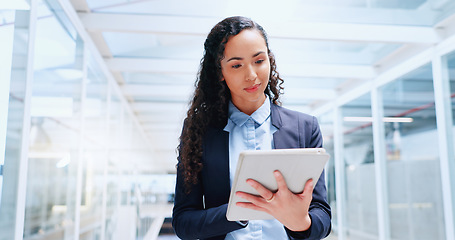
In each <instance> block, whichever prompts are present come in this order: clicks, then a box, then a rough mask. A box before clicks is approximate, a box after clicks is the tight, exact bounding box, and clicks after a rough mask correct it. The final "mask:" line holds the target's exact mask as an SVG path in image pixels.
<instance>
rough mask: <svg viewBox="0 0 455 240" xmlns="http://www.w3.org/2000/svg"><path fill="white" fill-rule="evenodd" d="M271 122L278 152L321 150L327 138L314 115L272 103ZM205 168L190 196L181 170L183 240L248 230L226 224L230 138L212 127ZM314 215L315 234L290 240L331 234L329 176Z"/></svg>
mask: <svg viewBox="0 0 455 240" xmlns="http://www.w3.org/2000/svg"><path fill="white" fill-rule="evenodd" d="M271 121H272V124H273V125H274V126H275V127H276V128H277V129H278V130H277V131H276V132H275V133H274V134H273V142H274V145H275V148H276V149H280V148H281V149H284V148H315V147H322V135H321V132H320V130H319V125H318V122H317V119H316V118H315V117H313V116H310V115H307V114H304V113H299V112H295V111H291V110H288V109H286V108H283V107H280V106H277V105H275V104H271ZM202 164H203V169H202V171H201V173H200V178H199V182H198V183H197V184H196V185H193V186H192V188H191V192H190V193H189V194H186V193H185V187H184V181H183V177H182V176H181V169H177V183H176V187H175V202H174V209H173V213H172V226H173V227H174V230H175V232H176V234H177V236H178V237H180V238H182V239H224V238H225V236H226V234H227V233H229V232H231V231H234V230H237V229H240V228H242V227H243V226H242V225H241V224H239V223H237V222H230V221H228V220H227V219H226V210H227V203H228V201H229V195H230V183H229V133H228V132H225V131H223V129H215V128H209V129H208V130H207V132H206V134H205V136H204V140H203V156H202ZM309 214H310V217H311V220H312V224H311V227H310V229H308V230H307V231H304V232H293V231H290V230H289V229H287V228H285V229H286V233H287V234H288V236H289V238H290V239H321V238H324V237H326V236H327V235H328V234H329V232H330V229H331V211H330V206H329V204H328V203H327V191H326V187H325V179H324V172H322V174H321V177H320V178H319V180H318V182H317V184H316V186H315V188H314V190H313V200H312V202H311V204H310V209H309Z"/></svg>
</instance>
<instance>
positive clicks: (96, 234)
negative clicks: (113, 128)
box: [80, 55, 109, 239]
mask: <svg viewBox="0 0 455 240" xmlns="http://www.w3.org/2000/svg"><path fill="white" fill-rule="evenodd" d="M87 70H88V71H87V82H86V98H85V103H84V137H83V143H82V145H83V161H84V163H85V167H84V171H83V173H84V174H83V181H82V182H83V185H82V196H81V198H82V199H81V220H80V227H81V231H80V234H81V239H84V238H85V239H99V238H100V235H101V231H102V230H101V228H102V225H101V224H99V223H101V221H102V216H103V187H104V184H105V182H106V178H105V172H107V171H106V168H107V147H108V126H107V121H108V110H109V109H108V89H109V88H108V82H107V79H106V77H105V76H104V75H103V73H102V72H101V70H100V69H99V66H98V64H97V63H96V62H95V61H94V60H93V57H92V55H89V56H88V69H87ZM82 229H83V231H82Z"/></svg>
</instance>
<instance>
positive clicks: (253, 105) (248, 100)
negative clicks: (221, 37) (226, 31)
mask: <svg viewBox="0 0 455 240" xmlns="http://www.w3.org/2000/svg"><path fill="white" fill-rule="evenodd" d="M267 52H268V50H267V46H266V44H265V40H264V37H263V36H262V35H261V33H260V32H259V31H258V30H256V29H246V30H243V31H241V32H240V33H239V34H237V35H235V36H232V37H230V38H229V40H228V42H227V43H226V46H225V49H224V58H223V59H222V60H221V72H222V74H223V81H226V84H227V86H228V87H229V90H230V91H231V97H232V99H231V100H232V103H234V105H235V106H236V107H237V108H238V109H239V110H240V111H242V112H244V113H246V114H248V115H251V114H252V113H253V112H254V111H256V109H258V108H259V107H260V106H261V105H262V104H263V103H264V100H265V94H264V90H265V88H266V87H267V84H268V81H269V77H270V76H269V75H270V60H269V56H268V54H267Z"/></svg>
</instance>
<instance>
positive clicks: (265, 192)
mask: <svg viewBox="0 0 455 240" xmlns="http://www.w3.org/2000/svg"><path fill="white" fill-rule="evenodd" d="M246 182H247V183H248V184H250V185H251V186H252V187H253V188H254V189H256V191H257V192H258V193H259V195H261V197H262V198H263V199H264V200H268V199H271V198H272V197H273V194H274V193H273V192H271V191H270V190H269V189H267V188H266V187H264V186H262V184H260V183H259V182H257V181H255V180H253V179H248V180H246Z"/></svg>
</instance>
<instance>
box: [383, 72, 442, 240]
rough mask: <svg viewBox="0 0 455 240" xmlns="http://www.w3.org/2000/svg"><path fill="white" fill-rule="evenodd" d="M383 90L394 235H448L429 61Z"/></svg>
mask: <svg viewBox="0 0 455 240" xmlns="http://www.w3.org/2000/svg"><path fill="white" fill-rule="evenodd" d="M381 91H382V95H383V96H382V98H383V106H384V125H385V142H386V148H385V149H386V158H387V181H388V197H389V198H388V202H389V214H390V231H391V237H392V238H396V239H445V230H444V212H443V202H442V189H441V173H440V163H439V151H438V149H439V146H438V133H437V129H436V113H435V105H434V90H433V78H432V71H431V65H430V64H427V65H425V66H422V67H420V68H418V69H416V70H414V71H413V72H411V73H409V74H407V75H405V76H403V77H401V78H399V79H397V80H395V81H393V82H391V83H389V84H387V85H385V86H384V87H382V89H381Z"/></svg>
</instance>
